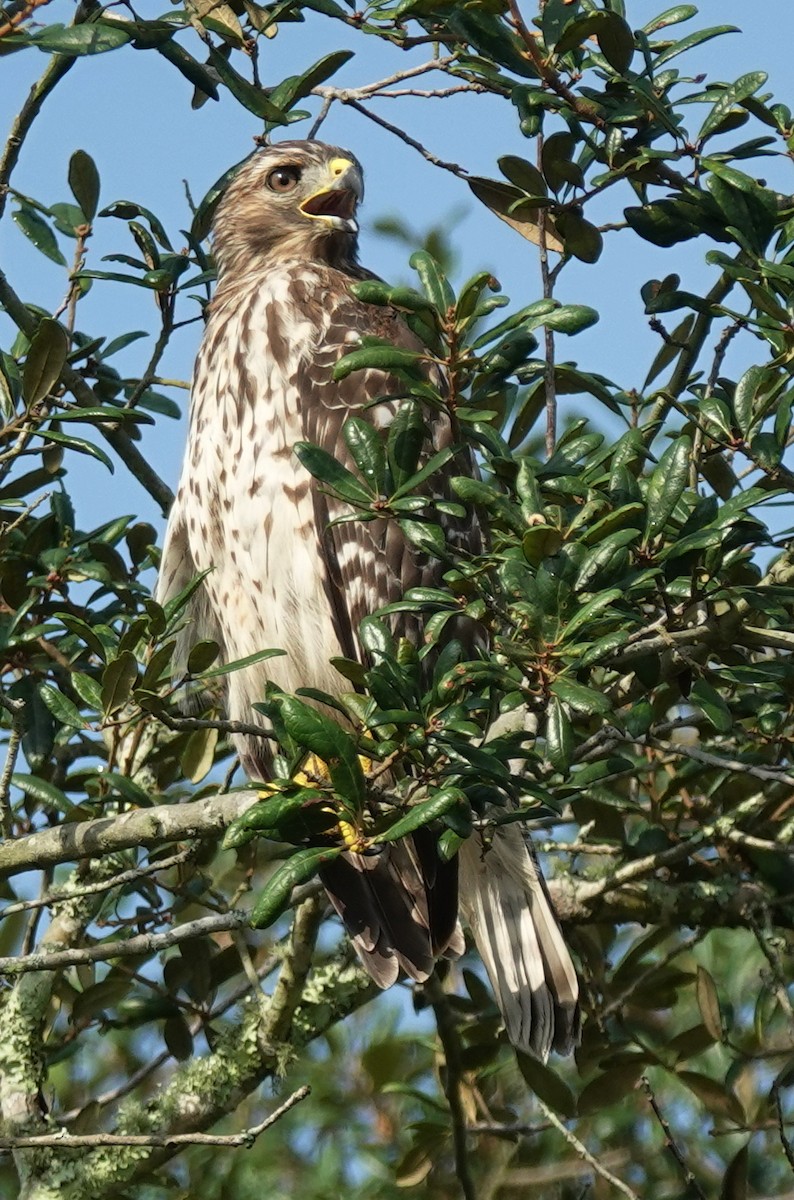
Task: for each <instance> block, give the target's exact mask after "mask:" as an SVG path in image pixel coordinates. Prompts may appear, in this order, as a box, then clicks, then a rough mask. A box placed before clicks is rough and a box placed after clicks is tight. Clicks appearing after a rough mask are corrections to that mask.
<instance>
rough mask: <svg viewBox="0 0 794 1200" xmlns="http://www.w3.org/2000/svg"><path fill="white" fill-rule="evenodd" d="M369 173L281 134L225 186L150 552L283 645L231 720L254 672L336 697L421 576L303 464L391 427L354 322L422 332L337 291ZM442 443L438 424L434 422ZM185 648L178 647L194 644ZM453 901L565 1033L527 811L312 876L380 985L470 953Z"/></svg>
mask: <svg viewBox="0 0 794 1200" xmlns="http://www.w3.org/2000/svg"><path fill="white" fill-rule="evenodd" d="M362 198H363V176H362V170H361V166H360V165H359V163H358V161H357V160H356V158H355V157H354V156H353V155H352V154H350V153H349V152H348V151H346V150H342V149H340V148H339V147H337V146H327V145H323V144H321V143H319V142H316V141H306V142H301V141H288V142H282V143H280V144H278V145H273V146H268V147H266V148H264V149H261V150H259V151H256V152H255V153H254V154H253V155H252V156H251V157H250V158H249V159H248V160H247V161H246V162H245V164H244V165H243V166H242V168H241V169H240V170H239V172H238V173H237V174H236V176H235V177H234V179H233V180H232V182H231V183H230V184H229V186H228V188H227V190H226V192H225V194H224V196H223V198H222V200H221V202H220V204H219V206H218V209H217V213H216V216H215V220H214V223H213V241H214V252H215V259H216V264H217V270H218V283H217V289H216V291H215V295H214V298H213V300H212V303H211V305H210V308H209V319H208V322H207V326H206V331H205V334H204V338H203V341H202V344H201V349H200V351H199V355H198V360H197V362H196V367H195V372H194V377H193V386H192V394H191V404H190V424H189V433H188V442H187V449H186V453H185V458H184V465H183V470H182V475H181V480H180V483H179V488H178V492H177V496H176V500H175V502H174V506H173V509H172V511H171V514H170V518H169V523H168V529H167V533H166V539H165V546H164V550H163V558H162V565H161V571H160V580H159V585H158V593H157V594H158V599H159V601H160V602H161V603H165V602H166V601H167V600H168V599H169V598H171V597H173V596H174V595H176V594H178V593H179V592H180V591H181V590H182V589H183V588H184V587H186V586H187V584H189V583H190V581H191V580H192V579H194V578H195V576H196V575H197V574H198V573H201V572H206V575H205V576H204V578H203V579H202V581H201V584H200V586H199V587H198V590H197V591H195V593H194V594H193V596H192V599H191V601H190V610H189V614H188V615H189V622H188V627H187V635H188V639H189V641H197V640H199V639H203V638H210V639H213V640H215V641H217V642H218V644H219V645H220V647H221V652H222V655H223V658H224V660H225V661H227V662H231V661H233V660H236V659H240V658H245V657H247V656H249V655H252V654H254V653H255V652H257V651H259V650H262V649H264V648H269V647H277V648H280V649H282V650H284V651H286V654H285V655H284V656H283V657H277V658H272V659H269V660H267V661H262V662H259V663H256V664H254V665H251V666H249V667H247V668H244V669H241V670H238V671H236V672H234V673H233V674H231V675H230V676H229V677H228V683H227V686H228V693H227V698H226V707H227V711H228V716H229V718H230V719H231V720H233V721H244V722H247V723H249V724H250V723H251V722H259V723H261V724H264V720H265V719H264V718H263V717H261V716H259V715H258V714H257V712H256V711H255V710H254V709H253V708H252V705H253V704H254V703H255V702H256V701H259V700H261V699H262V698H263V696H264V693H265V685H266V683H267V681H268V680H270V681H272V682H273V683H275V684H276V685H278V687H280V688H281V689H283V690H284V691H287V692H294V691H295V690H296V689H298V688H300V687H312V688H315V689H321V690H323V691H324V692H326V693H330V694H331V695H334V694H339V693H340V692H341V691H342V690H344V687H346V686H349V685H347V684H346V683H345V681H344V680H342V678H341V676H339V675H338V674H337V672H336V671H335V669H334V668H333V667H332V666H331V665H330V662H329V660H330V659H332V658H334V657H337V656H344V657H347V658H357V659H360V660H363V653H362V649H361V647H360V645H359V641H358V625H359V622H360V621H361V619H362V618H363V617H365V616H367V615H368V614H371V613H373V612H375V611H376V610H377V609H379V608H381V607H382V606H384V605H386V604H389V603H391V602H393V601H395V600H398V599H400V597H401V596H402V595H403V593H404V592H405V590H406V589H407V588H408V587H411V586H414V585H416V584H422V583H425V584H427V583H433V582H436V581H437V579H438V575H439V572H440V564H438V563H435V562H433V561H428V560H427V559H426V558H425V559H423V560H421V561H420V560H419V559H417V557H416V556H415V555H414V553H412V551H411V548H410V547H409V546H408V545H406V543H405V541H404V540H403V537H402V534H401V532H400V530H399V528H398V527H397V524H396V522H394V521H387V520H383V521H371V522H347V523H342V524H336V525H330V524H329V523H330V522H331V521H332V520H333V518H334V517H335V516H337V515H339V513H340V511H342V510H341V508H340V506H339V505H338V504H336V502H335V501H334V500H333V499H330V498H329V497H328V496H327V495H326V494H325V493H323V491H322V490H321V489H320V488H319V487H318V486H317V484H316V483H315V482H314V480H313V479H312V478H311V477H310V475H309V474H308V472H307V471H306V470H305V469H304V467H303V466H302V465H301V464H300V462H299V461H298V459H297V458H296V456H295V454H294V453H293V447H294V445H295V443H296V442H299V441H308V442H312V443H315V444H317V445H319V446H321V447H323V448H324V449H326V450H327V451H329V452H330V453H331V454H333V455H339V454H340V453H341V452H342V451H343V442H342V441H341V437H340V433H341V429H342V426H343V424H344V422H345V420H346V419H347V418H348V417H349V416H350V415H353V414H359V413H361V411H362V409H363V408H364V407H365V406H367V405H370V406H371V407H369V408H368V409H367V416H368V419H369V420H370V421H371V422H372V423H373V424H374V425H375V426H376V427H380V428H384V427H386V426H387V425H388V423H389V422H390V421H391V420H392V418H393V416H394V412H395V408H396V405H395V402H394V401H393V400H392V401H384V402H383V403H380V404H378V403H375V404H374V405H373V401H375V402H377V400H378V399H379V397H388V396H394V395H395V394H396V393H399V392H400V390H401V384H400V383H399V381H398V380H396V379H395V378H393V377H392V376H390V375H389V373H388V372H387V371H383V370H375V369H369V370H366V371H358V372H354V373H353V374H351V375H349V376H348V377H347V378H345V379H343V380H340V381H336V380H334V378H333V368H334V365H335V363H336V362H337V361H338V360H339V359H340V358H341V357H342V356H343V355H345V354H347V353H349V352H350V351H351V350H352V349H354V348H355V347H356V345H357V344H358V343H359V341H360V339H361V338H362V337H363V336H364V335H368V334H369V335H376V336H377V337H379V338H381V339H385V340H387V341H389V342H391V343H393V344H395V345H397V346H402V347H408V348H411V349H416V350H420V349H422V346H421V343H420V342H419V341H418V339H417V338H416V337H415V336H414V334H413V333H412V332H411V331H410V330H409V328H408V326H407V325H406V324H405V323H404V322H403V320H402V318H401V316H400V314H399V313H398V312H396V311H394V310H391V309H389V308H384V307H381V306H375V305H371V304H367V303H363V302H362V301H360V300H359V299H357V298H356V297H355V296H354V294H353V293H352V291H351V287H350V285H351V284H352V283H353V282H354V281H356V280H362V279H371V278H374V277H373V276H372V275H371V273H369V272H367V271H365V270H363V269H362V268H361V267H360V266H359V265H358V261H357V257H356V248H357V232H358V226H357V224H356V212H357V208H358V205H359V204H360V202H361V200H362ZM428 422H429V426H430V433H431V437H432V440H433V443H434V449H438V448H440V447H441V446H442V445H444V444H445V443H447V442H448V441H449V439H450V425H449V420H448V419H447V418H446V417H444V416H442V415H431V416H430V417H429V418H428ZM186 648H189V646H188V647H186ZM236 742H237V747H238V750H239V754H240V757H241V761H242V764H243V766H244V768H245V770H246V772H247V773H248V775H249V776H250V777H251V778H252V779H256V780H261V779H266V778H267V777H268V771H269V769H270V762H269V757H268V751H267V744H268V743H267V739H265V738H256V737H253V736H238V737H237V738H236ZM458 869H459V870H460V873H461V876H462V881H461V886H460V897H461V909H462V915H463V916H464V918H465V920H466V921H467V923H468V924H469V926H470V928H471V931H472V933H473V935H474V938H475V941H476V943H477V946H478V948H479V951H480V954H481V956H482V959H483V961H484V963H485V966H486V969H487V971H488V974H489V976H490V978H491V981H492V984H493V987H494V991H495V995H496V998H497V1001H498V1003H499V1006H500V1008H501V1010H502V1013H503V1016H504V1020H505V1025H506V1029H507V1032H508V1036H509V1037H510V1038H511V1040H512V1041H513V1042H514V1043H515V1044H516V1045H517V1046H519V1047H521V1048H523V1049H525V1050H528V1051H531V1052H532V1053H534V1054H536V1055H538V1056H540V1057H541V1058H545V1057H546V1056H547V1054H548V1052H549V1050H550V1049H551V1048H552V1047H553V1048H555V1049H557V1050H560V1051H564V1052H567V1051H569V1050H570V1049H571V1047H572V1046H573V1044H574V1043H575V1041H576V1039H577V1037H578V1024H579V1010H578V985H577V979H576V973H575V971H574V968H573V965H572V963H571V959H570V956H569V954H568V951H567V949H566V947H565V944H564V942H563V939H562V936H561V933H560V930H559V926H558V924H557V920H556V917H555V915H554V913H553V911H552V908H551V904H550V901H549V898H548V894H547V892H546V888H545V885H544V882H543V880H542V877H541V876H540V873H539V871H538V868H537V866H536V861H535V858H534V856H533V853H532V850H531V847H530V845H529V843H528V842H527V841H526V840H525V837H524V835H523V833H522V832H521V831H520V829H519V827H518V826H517V825H514V824H509V825H505V826H501V827H499V828H498V829H497V830H496V832H495V835H494V837H493V839H492V841H491V842H490V843H489V844H488V846H487V847H486V845H485V844H484V842H483V840H482V838H481V837H480V835H479V834H475V835H474V836H473V837H472V838H470V839H469V840H468V842H467V843H465V844H464V846H463V848H462V850H461V852H460V853H459V855H458V857H457V860H455V859H453V861H452V862H451V863H443V862H442V861H441V860H440V858H439V856H438V854H437V853H436V848H435V842H434V839H433V838H432V836H431V835H430V833H429V832H428V831H427V830H420V831H419V833H417V834H414V835H413V836H412V837H411V838H408V839H405V840H404V841H402V842H399V843H396V844H389V845H385V846H383V847H382V849H381V850H380V852H379V853H376V854H368V855H359V854H356V853H353V852H347V853H346V854H345V855H344V856H343V857H341V858H339V859H337V860H336V862H335V863H334V864H331V866H329V868H327V869H326V871H325V874H324V876H323V881H324V883H325V885H326V888H327V890H328V893H329V896H330V899H331V901H332V903H333V904H334V906H335V907H336V909H337V911H338V912H339V914H340V915H341V917H342V919H343V921H344V924H345V926H346V927H347V930H348V932H349V933H350V935H351V937H352V939H353V943H354V945H355V947H356V950H357V952H358V954H359V957H360V958H361V961H362V962H363V964H364V966H365V967H366V969H367V970H368V971H369V972H370V974H371V975H372V977H373V978H374V979H375V980H376V982H377V983H378V984H379V985H380V986H381V987H386V986H388V985H390V984H391V983H393V982H395V980H396V979H397V978H398V975H399V973H400V971H403V972H404V973H405V974H406V975H408V976H409V977H410V978H412V979H414V980H418V981H421V980H424V979H426V978H427V977H428V976H429V974H430V972H431V971H432V969H433V965H434V961H435V959H436V957H437V956H438V955H441V954H444V953H445V952H446V953H448V954H449V953H455V952H456V951H459V950H460V949H461V947H462V939H461V935H460V927H459V926H458V924H457V916H458V880H457V874H458Z"/></svg>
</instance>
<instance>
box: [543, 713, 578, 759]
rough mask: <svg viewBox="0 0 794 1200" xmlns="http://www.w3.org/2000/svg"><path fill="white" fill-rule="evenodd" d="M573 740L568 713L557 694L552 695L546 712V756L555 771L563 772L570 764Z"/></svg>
mask: <svg viewBox="0 0 794 1200" xmlns="http://www.w3.org/2000/svg"><path fill="white" fill-rule="evenodd" d="M573 750H574V740H573V729H572V728H571V722H570V721H569V719H568V715H567V713H566V712H565V709H564V708H563V706H562V702H561V700H560V699H559V698H558V697H557V696H552V697H551V699H550V701H549V707H548V711H547V713H546V756H547V757H548V760H549V762H550V763H551V765H552V766H553V767H554V769H555V771H560V772H561V773H562V774H565V773H566V772H567V771H568V768H569V767H570V765H571V759H572V757H573Z"/></svg>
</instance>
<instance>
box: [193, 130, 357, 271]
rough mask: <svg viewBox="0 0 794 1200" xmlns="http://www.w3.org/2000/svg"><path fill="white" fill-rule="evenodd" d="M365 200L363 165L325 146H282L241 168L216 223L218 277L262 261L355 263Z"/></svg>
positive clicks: (260, 152)
mask: <svg viewBox="0 0 794 1200" xmlns="http://www.w3.org/2000/svg"><path fill="white" fill-rule="evenodd" d="M363 195H364V179H363V174H362V171H361V166H360V164H359V162H358V160H357V159H356V158H355V157H354V156H353V155H352V154H350V152H349V151H347V150H341V149H340V148H339V146H326V145H324V143H322V142H281V143H279V144H278V145H275V146H268V147H266V148H265V149H263V150H258V151H257V152H256V153H255V154H253V155H252V156H251V157H250V158H249V159H248V160H247V161H246V162H245V163H244V164H243V166H242V167H241V168H240V170H239V171H238V172H237V174H236V175H235V177H234V179H233V180H232V182H231V183H230V184H229V186H228V188H227V190H226V193H225V195H224V197H223V199H222V200H221V202H220V204H219V206H218V211H217V213H216V215H215V220H214V222H213V233H214V241H215V253H216V257H217V260H218V269H219V272H221V273H223V272H224V271H225V270H226V269H227V268H229V267H230V266H231V264H232V262H234V264H235V266H236V267H237V268H238V269H239V268H240V267H245V266H247V265H249V263H250V261H251V260H252V259H256V260H257V261H258V262H260V263H261V262H262V260H263V258H267V259H268V260H270V261H272V260H273V259H276V260H279V259H280V260H283V259H286V258H298V259H300V260H302V261H310V262H311V261H315V262H316V261H317V260H318V259H320V260H322V261H326V262H331V263H335V262H345V261H353V260H354V259H355V251H356V235H357V233H358V225H357V224H356V219H355V214H356V208H357V207H358V205H359V203H360V201H361V199H362V197H363Z"/></svg>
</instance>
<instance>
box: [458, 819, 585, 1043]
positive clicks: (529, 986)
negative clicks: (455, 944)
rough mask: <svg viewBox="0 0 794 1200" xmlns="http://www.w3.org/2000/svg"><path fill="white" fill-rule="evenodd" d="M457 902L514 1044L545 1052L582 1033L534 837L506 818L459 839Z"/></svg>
mask: <svg viewBox="0 0 794 1200" xmlns="http://www.w3.org/2000/svg"><path fill="white" fill-rule="evenodd" d="M458 857H459V858H460V880H461V884H460V891H461V896H460V906H461V911H462V913H463V916H464V918H465V920H466V922H467V924H468V925H469V928H470V929H471V931H472V933H473V935H474V940H475V942H476V943H477V949H478V951H479V953H480V957H481V958H482V960H483V963H484V964H485V968H486V970H487V972H488V976H489V978H490V980H491V986H492V987H493V990H494V993H495V995H496V1001H497V1003H498V1005H499V1008H500V1010H501V1012H502V1016H503V1018H504V1022H505V1027H506V1029H507V1035H508V1037H509V1038H510V1041H511V1042H512V1043H513V1045H514V1046H516V1047H518V1049H520V1050H525V1051H528V1052H529V1053H532V1054H534V1055H536V1056H537V1057H538V1058H540V1059H543V1060H544V1061H545V1059H546V1058H547V1057H548V1055H549V1051H550V1050H552V1049H553V1050H556V1051H558V1052H559V1053H560V1054H569V1053H570V1052H571V1050H572V1049H573V1048H574V1046H575V1045H576V1043H577V1042H578V1040H579V1024H580V1014H579V984H578V980H577V978H576V971H575V969H574V966H573V963H572V962H571V957H570V955H569V953H568V950H567V948H566V945H565V942H564V941H563V938H562V933H561V932H560V927H559V924H558V922H557V917H556V915H555V913H554V909H553V908H552V904H551V899H550V897H549V894H548V892H547V890H546V885H545V882H544V880H543V877H542V875H541V873H540V869H539V867H538V866H537V863H536V860H535V855H534V852H533V850H532V848H531V843H529V842H528V840H527V839H525V837H524V835H523V834H522V832H521V830H520V829H519V828H518V826H517V825H502V826H499V827H498V828H497V829H496V830H495V832H494V837H493V841H492V842H491V843H490V845H485V844H484V843H483V841H482V839H481V838H480V837H479V836H478V835H475V836H474V837H471V838H469V840H468V841H467V842H466V843H465V844H464V845H463V846H462V847H461V849H460V852H459V855H458Z"/></svg>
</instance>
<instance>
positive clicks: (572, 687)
mask: <svg viewBox="0 0 794 1200" xmlns="http://www.w3.org/2000/svg"><path fill="white" fill-rule="evenodd" d="M551 691H552V693H553V694H554V695H555V696H558V697H559V698H560V700H562V701H563V703H565V704H568V705H570V707H571V708H572V709H574V711H575V712H581V713H585V714H586V715H587V716H592V715H593V713H608V712H611V711H612V702H611V701H610V699H609V697H608V696H606V695H605V694H604V693H603V692H597V691H596V690H595V688H590V687H585V685H584V684H582V683H576V682H575V681H574V680H573V679H567V678H566V677H565V676H560V677H559V678H557V679H555V680H554V683H553V684H552V685H551Z"/></svg>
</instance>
